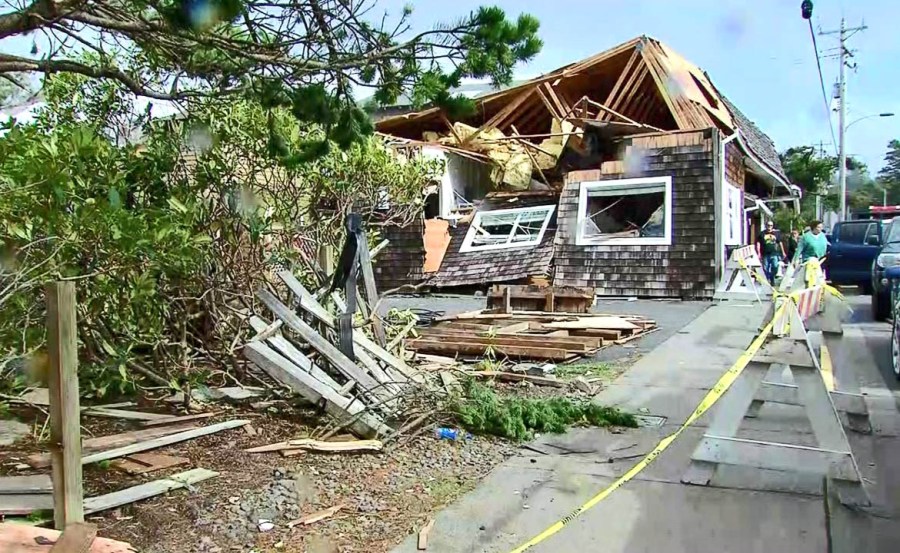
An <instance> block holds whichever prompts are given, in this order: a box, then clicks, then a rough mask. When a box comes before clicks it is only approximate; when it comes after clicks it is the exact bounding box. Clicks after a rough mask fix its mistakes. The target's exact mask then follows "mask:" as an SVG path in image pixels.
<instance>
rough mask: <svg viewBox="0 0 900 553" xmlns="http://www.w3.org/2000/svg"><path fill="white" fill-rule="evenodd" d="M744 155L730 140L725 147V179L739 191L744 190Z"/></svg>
mask: <svg viewBox="0 0 900 553" xmlns="http://www.w3.org/2000/svg"><path fill="white" fill-rule="evenodd" d="M744 157H745V156H744V153H743V152H742V151H741V149H740V147H739V146H738V145H737V143H736V141H734V140H732V141H731V142H729V143H728V144H726V145H725V179H726V180H727V181H728V182H729V183H731V184H732V185H734V186H737V187H738V188H740V189H741V190H743V189H744V182H745V177H746V172H747V168H746V167H744Z"/></svg>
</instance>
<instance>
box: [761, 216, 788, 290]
mask: <svg viewBox="0 0 900 553" xmlns="http://www.w3.org/2000/svg"><path fill="white" fill-rule="evenodd" d="M756 253H757V254H759V259H760V260H762V264H763V272H764V273H765V274H766V278H767V279H768V280H769V284H775V276H776V275H777V274H778V264H779V263H780V262H781V260H782V259H784V245H783V244H782V243H781V240H779V239H778V232H777V231H776V230H775V223H774V222H773V221H771V220H769V221H766V229H765V230H764V231H762V232H761V233H760V234H759V239H758V240H757V241H756Z"/></svg>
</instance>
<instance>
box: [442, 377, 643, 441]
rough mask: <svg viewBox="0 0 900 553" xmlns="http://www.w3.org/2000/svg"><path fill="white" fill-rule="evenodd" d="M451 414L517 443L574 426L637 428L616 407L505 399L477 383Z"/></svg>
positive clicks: (480, 430)
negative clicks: (535, 435)
mask: <svg viewBox="0 0 900 553" xmlns="http://www.w3.org/2000/svg"><path fill="white" fill-rule="evenodd" d="M451 411H452V412H453V414H454V415H455V417H456V419H457V421H458V422H459V424H460V425H462V426H464V427H465V428H466V429H467V430H469V431H470V432H472V433H475V434H492V435H495V436H500V437H503V438H509V439H511V440H516V441H524V440H530V439H532V438H533V437H534V434H535V432H539V433H547V432H550V433H554V434H556V433H561V432H565V431H566V430H567V429H568V428H569V427H570V426H574V425H587V426H628V427H636V426H637V421H636V420H635V418H634V416H632V415H630V414H628V413H623V412H621V411H619V410H618V409H615V408H613V407H602V406H600V405H595V404H593V403H590V402H587V401H576V400H572V399H569V398H564V397H556V398H547V399H544V398H541V399H534V398H519V397H514V396H504V395H500V394H498V393H497V392H496V391H494V390H493V389H491V388H489V387H487V386H485V385H483V384H480V383H478V382H475V381H474V380H469V381H466V382H465V383H464V385H463V394H462V395H461V396H460V397H458V398H456V399H455V400H454V401H453V403H452V405H451Z"/></svg>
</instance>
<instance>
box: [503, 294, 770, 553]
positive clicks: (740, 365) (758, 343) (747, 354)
mask: <svg viewBox="0 0 900 553" xmlns="http://www.w3.org/2000/svg"><path fill="white" fill-rule="evenodd" d="M785 307H786V305H782V306H781V307H779V308H778V311H776V312H775V316H774V317H773V318H772V321H773V322H774V321H775V320H777V319H778V318H779V317H781V316H783V314H784V311H785ZM773 322H770V323H769V324H767V325H766V326H765V328H763V329H762V331H761V332H760V333H759V336H757V337H756V339H755V340H753V343H752V344H750V347H748V348H747V350H746V351H744V353H742V354H741V356H740V357H738V360H737V361H735V363H734V365H732V366H731V368H729V369H728V371H727V372H726V373H725V374H723V375H722V378H720V379H719V381H718V382H716V385H715V386H713V387H712V389H711V390H710V391H709V392H708V393H707V394H706V396H704V398H703V401H701V402H700V404H699V405H697V408H696V409H694V412H693V413H691V416H690V417H688V418H687V420H686V421H684V424H682V425H681V427H680V428H679V429H678V430H676V431H675V433H673V434H671V435H670V436H667V437H665V438H663V439H662V440H661V441H660V442H659V444H657V446H656V447H655V448H653V451H651V452H650V453H648V454H647V455H646V457H644V458H643V459H641V460H640V462H638V463H637V464H636V465H634V466H633V467H631V470H629V471H628V472H626V473H625V474H623V475H622V476H620V477H619V479H618V480H616V481H615V482H613V483H612V484H610V485H609V486H608V487H606V488H605V489H603V490H602V491H601V492H600V493H598V494H597V495H595V496H594V497H592V498H590V499H589V500H588V501H587V503H585V504H583V505H582V506H581V507H578V508H577V509H575V510H574V511H572V512H571V513H570V514H569V515H568V516H566V517H565V518H563V519H562V520H559V521H557V522H556V523H555V524H553V526H550V527H549V528H547V529H546V530H544V531H543V532H541V533H540V534H538V535H537V536H535V537H533V538H531V539H530V540H528V541H527V542H525V543H524V544H522V545H520V546H519V547H517V548H515V549H513V550H512V552H511V553H522V552H523V551H527V550H528V549H531V548H532V547H534V546H535V545H537V544H539V543H541V542H542V541H544V540H546V539H547V538H549V537H550V536H552V535H553V534H556V533H557V532H559V531H560V530H562V529H563V528H565V526H566V525H567V524H569V523H570V522H572V521H573V520H575V519H576V518H578V517H579V516H581V515H582V514H584V513H585V512H586V511H587V510H588V509H590V508H591V507H593V506H594V505H596V504H597V503H600V502H601V501H603V500H604V499H606V497H607V496H608V495H609V494H611V493H613V492H614V491H616V490H617V489H619V488H621V487H622V486H623V485H624V484H625V483H626V482H628V481H630V480H632V479H633V478H634V477H635V476H637V475H638V474H639V473H640V472H641V471H642V470H644V469H645V468H647V467H648V466H649V465H650V463H652V462H653V461H655V460H656V458H657V457H659V455H660V454H661V453H662V452H663V451H665V450H666V448H668V447H669V445H671V443H672V442H674V441H675V439H676V438H678V436H679V435H681V433H682V432H683V431H684V429H685V428H687V427H688V426H690V425H691V424H693V423H694V422H695V421H696V420H697V419H699V418H700V417H702V416H703V414H704V413H706V412H707V411H708V410H709V408H710V407H712V406H713V405H714V404H715V403H716V401H718V400H719V398H720V397H722V394H724V393H725V391H726V390H728V388H729V387H731V384H732V383H734V381H735V380H736V379H737V377H738V376H739V375H740V374H741V371H743V370H744V368H745V367H746V366H747V365H748V364H749V363H750V361H752V360H753V356H755V355H756V352H758V351H759V348H761V347H762V345H763V343H765V341H766V338H767V337H768V336H769V334H770V333H771V332H772V324H773Z"/></svg>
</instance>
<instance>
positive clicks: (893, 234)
mask: <svg viewBox="0 0 900 553" xmlns="http://www.w3.org/2000/svg"><path fill="white" fill-rule="evenodd" d="M898 223H900V222H898ZM884 234H885V236H887V238H885V240H884V242H885V243H886V244H888V243H892V242H900V224H896V225H895V224H894V221H891V223H890V226H889V227H888V228H887V229H885V231H884Z"/></svg>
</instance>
